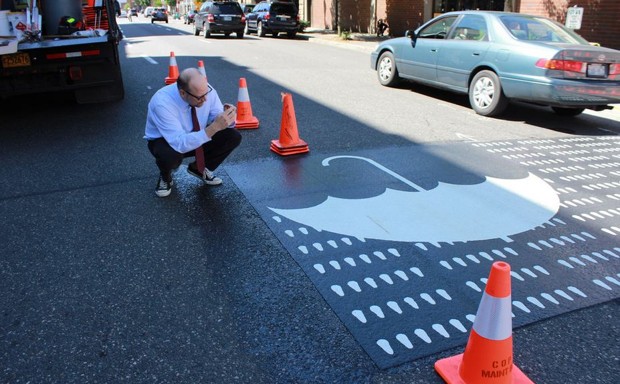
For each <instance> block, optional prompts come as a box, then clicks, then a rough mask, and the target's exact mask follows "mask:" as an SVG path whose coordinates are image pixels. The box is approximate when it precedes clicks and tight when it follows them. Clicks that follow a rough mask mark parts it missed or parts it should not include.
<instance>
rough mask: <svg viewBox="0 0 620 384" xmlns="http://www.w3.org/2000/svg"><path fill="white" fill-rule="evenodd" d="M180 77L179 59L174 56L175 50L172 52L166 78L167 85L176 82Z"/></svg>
mask: <svg viewBox="0 0 620 384" xmlns="http://www.w3.org/2000/svg"><path fill="white" fill-rule="evenodd" d="M178 78H179V67H178V66H177V59H176V57H174V52H170V65H169V66H168V77H166V78H165V79H164V82H165V83H166V85H168V84H172V83H176V81H177V79H178Z"/></svg>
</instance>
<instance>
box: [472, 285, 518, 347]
mask: <svg viewBox="0 0 620 384" xmlns="http://www.w3.org/2000/svg"><path fill="white" fill-rule="evenodd" d="M511 306H512V300H511V298H510V296H508V297H504V298H497V297H493V296H490V295H488V294H487V293H486V292H485V293H484V294H483V295H482V300H481V301H480V306H479V307H478V312H477V313H476V319H475V320H474V326H473V329H474V330H475V331H476V333H477V334H479V335H480V336H482V337H484V338H486V339H489V340H505V339H507V338H509V337H510V336H512V307H511Z"/></svg>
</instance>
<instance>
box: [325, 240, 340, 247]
mask: <svg viewBox="0 0 620 384" xmlns="http://www.w3.org/2000/svg"><path fill="white" fill-rule="evenodd" d="M327 244H329V245H331V247H332V248H338V244H337V243H336V242H335V241H334V240H327Z"/></svg>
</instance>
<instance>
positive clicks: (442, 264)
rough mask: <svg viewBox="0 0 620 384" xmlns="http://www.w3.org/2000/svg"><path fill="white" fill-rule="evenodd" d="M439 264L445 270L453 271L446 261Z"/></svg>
mask: <svg viewBox="0 0 620 384" xmlns="http://www.w3.org/2000/svg"><path fill="white" fill-rule="evenodd" d="M439 264H441V266H442V267H444V268H447V269H450V270H452V266H451V265H450V264H449V263H448V262H447V261H445V260H442V261H440V262H439Z"/></svg>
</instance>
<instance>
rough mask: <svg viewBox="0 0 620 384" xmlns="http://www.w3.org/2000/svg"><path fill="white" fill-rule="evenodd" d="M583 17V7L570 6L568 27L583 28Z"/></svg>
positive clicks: (567, 20) (567, 13)
mask: <svg viewBox="0 0 620 384" xmlns="http://www.w3.org/2000/svg"><path fill="white" fill-rule="evenodd" d="M582 19H583V7H572V8H568V11H567V12H566V28H570V29H581V20H582Z"/></svg>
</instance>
